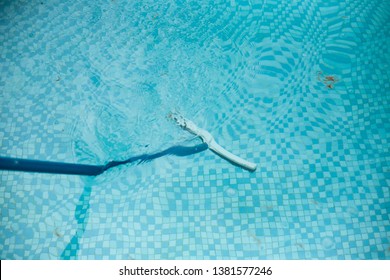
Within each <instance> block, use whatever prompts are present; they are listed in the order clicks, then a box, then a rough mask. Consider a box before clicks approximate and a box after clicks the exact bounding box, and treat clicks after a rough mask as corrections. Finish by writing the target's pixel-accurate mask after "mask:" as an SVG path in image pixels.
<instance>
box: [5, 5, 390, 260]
mask: <svg viewBox="0 0 390 280" xmlns="http://www.w3.org/2000/svg"><path fill="white" fill-rule="evenodd" d="M389 19H390V5H389V4H388V1H379V0H371V1H368V0H359V1H358V0H348V1H347V0H344V1H332V0H328V1H293V0H289V1H287V0H280V1H265V0H263V1H245V0H242V1H207V0H204V1H184V0H182V1H179V0H177V1H146V0H144V1H121V0H112V1H93V2H91V1H84V0H78V1H59V0H53V1H44V0H41V1H35V0H33V1H27V0H19V1H11V0H9V1H2V2H1V3H0V72H1V76H0V108H1V111H0V116H1V118H0V143H1V145H0V155H1V156H10V157H22V158H28V159H40V160H52V161H64V162H75V163H88V164H103V163H106V162H108V161H110V160H113V159H116V160H119V159H126V158H128V157H130V156H134V155H138V154H143V153H154V152H158V151H160V150H162V149H165V148H167V147H170V146H172V145H176V144H183V143H184V144H186V145H192V144H198V143H199V139H193V138H192V137H191V135H189V134H188V133H187V132H185V131H182V130H180V129H179V128H177V127H175V126H174V125H173V124H172V123H171V122H169V121H168V120H167V119H166V115H167V113H168V112H170V111H171V110H179V111H180V112H181V113H183V115H184V116H186V117H187V118H189V119H191V120H193V121H194V122H195V123H196V124H198V125H199V126H200V127H203V128H205V129H207V130H209V131H210V132H211V133H212V134H213V135H214V137H215V138H216V139H217V140H218V142H219V143H220V144H221V145H222V146H224V147H226V148H228V149H229V150H231V151H232V152H233V153H235V154H238V155H240V156H242V157H244V158H246V159H248V160H250V161H253V162H256V163H257V164H258V168H257V170H256V172H253V173H250V172H248V171H245V170H242V169H240V168H239V167H236V166H233V165H231V164H229V163H228V162H226V161H225V160H223V159H221V158H219V157H218V156H217V155H215V154H213V153H212V152H211V151H204V152H202V153H197V154H194V155H190V156H187V157H176V156H173V155H171V156H165V157H160V158H158V159H155V160H153V161H150V162H144V163H142V164H139V165H137V164H128V165H125V166H120V167H117V168H114V169H112V170H110V171H107V172H106V173H104V174H102V175H100V176H97V177H79V176H65V175H49V174H38V173H36V174H32V173H21V172H10V171H0V205H1V208H0V211H1V224H0V241H1V242H0V258H1V259H390V222H389V220H390V219H389V213H390V193H389V192H390V189H389V185H390V176H389V174H390V172H389V159H390V153H389V139H390V138H389V136H390V123H389V121H388V120H389V116H390V106H389V100H390V82H389V81H390V67H389V63H390V53H389V49H390V40H389V35H390V20H389Z"/></svg>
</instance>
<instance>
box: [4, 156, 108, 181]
mask: <svg viewBox="0 0 390 280" xmlns="http://www.w3.org/2000/svg"><path fill="white" fill-rule="evenodd" d="M0 170H10V171H25V172H40V173H53V174H68V175H89V176H96V175H99V174H101V173H103V171H105V169H104V165H86V164H74V163H63V162H50V161H42V160H31V159H21V158H8V157H0Z"/></svg>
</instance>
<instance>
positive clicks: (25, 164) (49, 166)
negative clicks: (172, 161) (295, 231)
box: [0, 143, 208, 176]
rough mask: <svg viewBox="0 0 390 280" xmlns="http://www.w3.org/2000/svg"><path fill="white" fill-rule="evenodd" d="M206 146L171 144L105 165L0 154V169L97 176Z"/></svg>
mask: <svg viewBox="0 0 390 280" xmlns="http://www.w3.org/2000/svg"><path fill="white" fill-rule="evenodd" d="M207 148H208V146H207V144H205V143H202V144H199V145H196V146H193V147H186V146H173V147H170V148H168V149H165V150H163V151H161V152H157V153H154V154H144V155H139V156H134V157H131V158H128V159H126V160H121V161H110V162H108V163H107V164H106V165H87V164H77V163H64V162H52V161H43V160H32V159H22V158H10V157H1V156H0V170H9V171H24V172H39V173H53V174H67V175H86V176H97V175H99V174H102V173H103V172H104V171H106V170H108V169H110V168H113V167H115V166H119V165H123V164H127V163H132V162H137V161H138V162H139V163H142V162H148V161H151V160H154V159H157V158H159V157H163V156H167V155H174V156H179V157H185V156H189V155H192V154H196V153H200V152H203V151H205V150H207Z"/></svg>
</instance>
